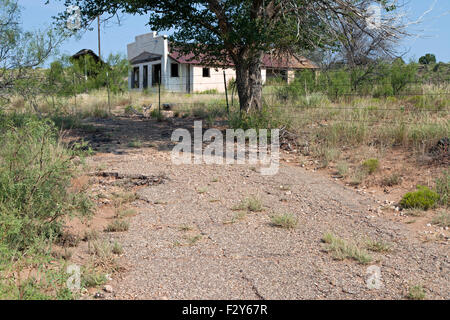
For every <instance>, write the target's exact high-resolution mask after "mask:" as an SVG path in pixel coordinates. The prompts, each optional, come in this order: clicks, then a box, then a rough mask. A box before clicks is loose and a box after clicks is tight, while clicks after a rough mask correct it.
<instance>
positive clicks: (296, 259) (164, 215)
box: [89, 119, 450, 299]
mask: <svg viewBox="0 0 450 320" xmlns="http://www.w3.org/2000/svg"><path fill="white" fill-rule="evenodd" d="M96 125H97V126H99V127H101V128H102V132H101V133H96V134H94V135H93V136H91V137H90V140H91V143H92V145H93V146H94V147H95V146H96V141H100V140H101V138H105V136H106V137H107V140H108V141H106V143H105V142H103V143H98V144H97V146H98V148H99V150H100V151H102V150H103V152H102V153H98V154H97V155H95V156H93V157H91V158H90V159H89V163H90V164H91V165H93V166H101V167H102V169H103V170H104V171H108V172H117V173H122V174H144V175H164V176H165V177H166V179H165V180H164V183H162V184H158V185H153V186H144V187H139V188H137V189H136V191H137V194H138V196H139V200H137V201H135V202H134V203H133V206H134V207H135V208H136V210H137V211H138V213H139V214H138V215H137V216H135V217H133V218H132V219H131V220H130V223H131V224H130V228H129V231H128V232H123V233H114V234H111V235H110V237H111V238H113V239H115V240H117V241H118V242H120V243H121V244H122V246H123V249H124V254H123V256H122V257H121V260H122V262H123V263H124V265H125V266H126V270H127V271H126V272H123V273H122V274H120V275H117V276H114V277H113V280H112V281H111V282H110V284H111V286H112V287H113V288H114V292H113V293H111V294H108V295H107V298H111V299H403V298H405V297H406V295H407V293H408V288H409V287H411V286H414V285H422V286H423V287H424V288H425V291H426V295H427V298H435V299H449V298H450V281H449V280H450V278H449V274H450V273H449V271H450V268H449V259H448V242H447V243H439V242H422V241H419V240H418V238H417V237H416V235H415V234H414V233H413V232H412V231H410V230H408V229H407V228H406V226H405V225H404V224H400V223H395V222H392V221H390V220H387V219H385V218H383V217H382V216H378V215H377V214H376V213H374V212H371V211H369V210H368V209H369V208H372V207H375V206H376V203H375V201H374V199H372V198H370V197H369V196H366V195H360V194H358V193H356V192H355V191H354V190H353V189H350V188H347V187H345V186H342V185H340V184H338V183H335V182H333V181H330V180H329V179H327V178H325V177H322V176H320V175H317V174H315V173H312V172H308V171H306V170H304V169H303V168H301V167H299V166H287V165H283V164H282V165H281V168H280V171H279V173H278V174H277V175H275V176H262V175H261V174H260V173H258V170H257V169H255V168H253V167H251V166H248V165H223V166H219V165H205V164H203V165H182V166H175V165H173V164H172V163H171V161H170V150H171V143H170V134H171V130H172V129H173V128H176V127H178V126H180V125H181V124H180V123H172V124H171V125H168V124H167V123H156V122H153V121H140V120H131V119H129V120H126V119H122V120H105V121H104V122H102V123H97V124H96ZM136 139H139V141H142V142H143V144H142V145H140V148H128V147H127V143H129V142H130V141H134V140H136ZM249 197H253V198H255V199H259V200H260V202H261V204H262V206H263V210H262V211H261V212H246V213H245V212H240V211H237V210H235V209H236V206H237V205H239V204H240V203H241V201H243V200H244V199H246V198H249ZM282 214H292V215H294V216H295V217H296V218H297V219H298V224H297V226H296V227H295V228H293V229H284V228H279V227H275V226H274V225H273V224H272V223H271V217H272V216H276V215H282ZM329 231H330V232H333V233H334V234H335V235H337V236H339V237H341V238H343V239H345V240H347V241H348V242H351V243H356V244H358V245H360V246H363V245H364V243H366V242H367V240H368V239H372V240H376V241H382V242H385V243H389V244H391V246H392V248H391V250H390V251H387V252H370V255H371V256H372V257H373V261H372V262H370V263H368V264H360V263H358V262H357V261H354V260H351V259H345V260H342V261H339V260H335V259H333V256H332V254H330V252H326V250H324V248H325V247H324V244H323V243H322V237H323V235H324V233H326V232H329ZM371 265H375V266H378V267H379V268H380V271H381V279H380V283H381V287H380V288H379V289H369V288H368V287H367V284H366V280H367V277H368V274H367V269H368V267H369V266H371Z"/></svg>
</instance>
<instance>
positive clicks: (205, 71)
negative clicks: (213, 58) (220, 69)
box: [203, 68, 211, 78]
mask: <svg viewBox="0 0 450 320" xmlns="http://www.w3.org/2000/svg"><path fill="white" fill-rule="evenodd" d="M209 77H211V71H210V69H209V68H203V78H209Z"/></svg>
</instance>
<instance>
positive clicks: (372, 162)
mask: <svg viewBox="0 0 450 320" xmlns="http://www.w3.org/2000/svg"><path fill="white" fill-rule="evenodd" d="M362 166H363V168H364V170H366V172H367V173H368V174H372V173H374V172H375V171H377V169H378V167H379V166H380V162H379V161H378V159H368V160H366V161H364V162H363V164H362Z"/></svg>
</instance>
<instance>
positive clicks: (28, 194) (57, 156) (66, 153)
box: [0, 115, 91, 254]
mask: <svg viewBox="0 0 450 320" xmlns="http://www.w3.org/2000/svg"><path fill="white" fill-rule="evenodd" d="M0 118H1V126H0V138H1V141H2V148H1V149H0V239H2V241H1V242H0V254H7V253H12V252H14V251H15V250H24V249H27V248H29V247H31V246H33V245H34V244H36V243H38V242H40V241H42V240H47V239H54V238H56V237H57V236H58V235H60V233H61V218H63V217H64V216H66V215H68V214H71V213H74V212H79V213H82V214H87V213H89V212H90V208H91V204H90V202H89V200H88V199H87V198H86V197H85V195H84V193H83V192H82V191H80V192H75V191H72V190H70V186H71V179H72V177H73V176H74V174H75V166H74V165H73V163H72V161H71V159H72V158H73V157H74V156H75V155H76V153H75V151H73V150H68V149H65V148H64V147H63V146H62V144H61V143H60V142H59V141H58V137H57V134H56V133H57V130H56V128H55V126H54V125H53V123H52V122H50V121H44V120H38V119H36V118H34V117H29V118H28V119H23V121H22V122H21V123H20V124H19V125H17V124H18V122H17V121H15V120H14V119H10V118H8V117H6V116H1V115H0Z"/></svg>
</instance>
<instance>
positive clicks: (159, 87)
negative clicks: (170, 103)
mask: <svg viewBox="0 0 450 320" xmlns="http://www.w3.org/2000/svg"><path fill="white" fill-rule="evenodd" d="M158 112H159V114H161V69H160V70H159V79H158Z"/></svg>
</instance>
